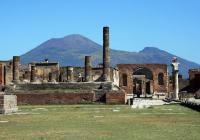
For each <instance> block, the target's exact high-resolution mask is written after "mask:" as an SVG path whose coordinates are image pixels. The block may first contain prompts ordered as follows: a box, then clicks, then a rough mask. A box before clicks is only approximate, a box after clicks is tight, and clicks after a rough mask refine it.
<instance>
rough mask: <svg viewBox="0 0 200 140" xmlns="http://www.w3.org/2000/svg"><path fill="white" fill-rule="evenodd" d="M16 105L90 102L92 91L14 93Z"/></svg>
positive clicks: (92, 98) (92, 97)
mask: <svg viewBox="0 0 200 140" xmlns="http://www.w3.org/2000/svg"><path fill="white" fill-rule="evenodd" d="M16 95H17V103H18V105H26V104H30V105H44V104H79V103H92V102H93V101H94V98H95V94H94V93H58V94H55V93H45V94H44V93H41V94H39V93H37V94H34V93H32V94H20V93H18V94H16Z"/></svg>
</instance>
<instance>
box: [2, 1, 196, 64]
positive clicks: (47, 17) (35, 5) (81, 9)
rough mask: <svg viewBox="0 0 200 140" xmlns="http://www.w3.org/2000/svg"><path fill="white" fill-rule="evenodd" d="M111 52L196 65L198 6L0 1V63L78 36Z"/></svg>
mask: <svg viewBox="0 0 200 140" xmlns="http://www.w3.org/2000/svg"><path fill="white" fill-rule="evenodd" d="M105 25H106V26H109V27H110V39H111V40H110V47H111V48H113V49H119V50H127V51H140V50H142V49H143V48H144V47H147V46H150V47H158V48H160V49H163V50H166V51H168V52H170V53H172V54H176V55H178V56H180V57H183V58H186V59H188V60H191V61H194V62H197V63H200V0H0V60H6V59H10V58H12V56H13V55H21V54H24V53H25V52H27V51H29V50H31V49H33V48H34V47H36V46H38V45H39V44H41V43H42V42H44V41H46V40H48V39H50V38H59V37H63V36H66V35H69V34H81V35H84V36H86V37H88V38H90V39H92V40H93V41H95V42H97V43H99V44H102V27H103V26H105Z"/></svg>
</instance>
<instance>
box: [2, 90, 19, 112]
mask: <svg viewBox="0 0 200 140" xmlns="http://www.w3.org/2000/svg"><path fill="white" fill-rule="evenodd" d="M17 110H18V107H17V96H16V95H5V94H4V93H0V114H9V113H14V112H16V111H17Z"/></svg>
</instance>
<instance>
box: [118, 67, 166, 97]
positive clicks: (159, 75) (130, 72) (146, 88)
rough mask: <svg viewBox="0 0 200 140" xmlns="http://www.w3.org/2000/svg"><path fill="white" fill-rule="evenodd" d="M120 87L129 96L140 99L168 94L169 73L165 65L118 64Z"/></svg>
mask: <svg viewBox="0 0 200 140" xmlns="http://www.w3.org/2000/svg"><path fill="white" fill-rule="evenodd" d="M117 68H118V69H119V86H120V87H121V88H123V89H124V90H125V91H126V93H127V94H132V93H133V94H135V95H137V96H140V97H148V96H153V95H155V94H167V93H168V72H167V65H165V64H118V65H117Z"/></svg>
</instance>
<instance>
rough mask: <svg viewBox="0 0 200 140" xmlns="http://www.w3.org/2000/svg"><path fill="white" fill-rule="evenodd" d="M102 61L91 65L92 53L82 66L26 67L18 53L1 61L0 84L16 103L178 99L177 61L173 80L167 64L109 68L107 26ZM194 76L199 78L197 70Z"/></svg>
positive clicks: (32, 64)
mask: <svg viewBox="0 0 200 140" xmlns="http://www.w3.org/2000/svg"><path fill="white" fill-rule="evenodd" d="M102 64H103V65H102V66H92V56H85V66H84V67H74V66H60V65H59V62H50V61H48V59H45V60H44V61H43V62H30V63H29V64H28V65H27V66H25V65H21V64H20V57H19V56H14V57H13V59H12V60H11V61H0V85H1V88H2V89H3V88H4V89H5V91H6V92H8V93H12V94H14V95H17V101H18V104H60V103H61V104H62V103H63V104H65V103H70V104H71V103H92V102H104V103H116V104H125V103H127V102H128V100H129V99H130V98H129V97H131V98H155V99H164V98H171V99H175V100H178V98H179V97H178V96H179V95H178V93H179V89H178V62H177V60H173V62H172V67H173V77H174V78H175V79H174V80H173V79H172V80H170V78H169V77H170V76H169V75H170V74H169V72H168V66H167V65H166V64H118V65H117V66H116V67H115V68H113V67H111V65H110V50H109V27H103V63H102ZM193 73H194V70H191V71H190V77H194V76H192V75H193ZM195 77H198V78H197V79H199V71H198V74H195ZM194 79H195V78H194ZM190 80H191V81H192V79H190ZM195 83H196V82H195Z"/></svg>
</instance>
